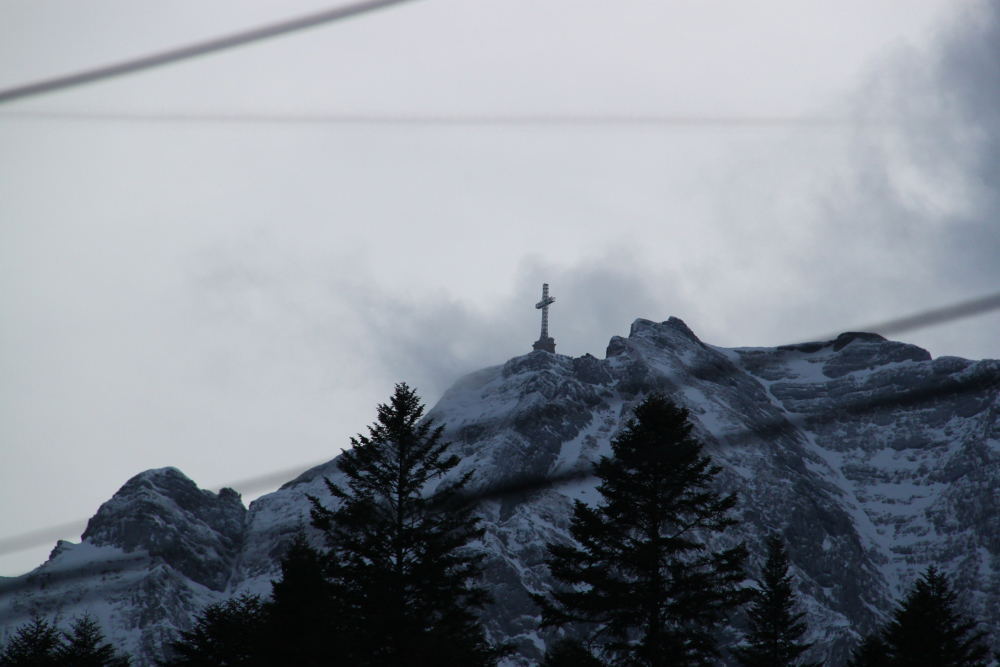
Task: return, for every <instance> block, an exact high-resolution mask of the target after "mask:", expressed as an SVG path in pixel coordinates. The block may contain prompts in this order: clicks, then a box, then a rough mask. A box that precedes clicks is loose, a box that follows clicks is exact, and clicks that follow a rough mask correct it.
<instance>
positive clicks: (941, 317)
mask: <svg viewBox="0 0 1000 667" xmlns="http://www.w3.org/2000/svg"><path fill="white" fill-rule="evenodd" d="M996 309H1000V294H993V295H990V296H985V297H980V298H978V299H973V300H971V301H963V302H961V303H958V304H955V305H953V306H947V307H944V308H936V309H934V310H928V311H925V312H923V313H918V314H916V315H910V316H907V317H903V318H899V319H895V320H889V321H887V322H884V323H883V324H882V325H878V326H879V329H877V331H878V332H879V333H900V332H903V331H912V330H914V329H919V328H922V327H927V326H931V325H935V324H942V323H944V322H948V321H952V320H956V319H961V318H965V317H971V316H973V315H979V314H982V313H985V312H989V311H991V310H996ZM833 338H836V335H834V336H829V337H828V338H827V339H828V340H831V339H833ZM692 372H694V369H692ZM998 384H1000V378H997V377H973V378H968V379H966V380H964V381H962V382H958V381H955V382H953V383H950V384H949V383H945V384H942V385H940V386H938V387H927V388H918V389H914V390H911V391H909V392H907V393H906V394H903V395H892V396H889V397H882V398H874V399H869V400H866V401H863V402H858V403H856V404H852V405H846V406H841V412H849V413H859V412H864V411H871V410H878V409H882V408H885V407H898V406H903V405H913V404H916V403H920V402H924V401H928V400H931V399H933V398H936V397H938V396H943V395H950V394H960V393H964V392H968V391H982V390H986V389H989V388H991V387H993V386H996V385H998ZM841 412H838V413H837V414H838V415H839V414H841ZM836 417H837V415H826V416H823V415H807V416H802V417H791V418H789V417H785V418H783V419H781V420H777V421H775V423H773V424H766V425H765V426H764V427H763V430H762V431H760V432H755V433H753V435H757V436H760V437H766V436H768V435H775V434H777V433H780V432H782V431H783V430H785V429H787V428H788V426H789V425H794V424H795V422H796V421H800V420H801V421H804V420H806V419H809V420H812V421H817V420H820V421H822V420H829V419H836ZM747 434H748V435H749V434H750V433H749V431H747ZM727 437H730V438H733V437H739V434H738V433H733V434H729V435H728V436H727ZM323 463H326V461H324V462H321V463H317V464H314V465H309V466H296V467H294V468H288V469H285V470H281V471H277V472H270V473H267V474H264V475H258V476H256V477H251V478H248V479H243V480H240V481H238V482H233V483H231V484H227V485H223V487H229V488H233V489H235V490H237V491H239V492H241V493H246V494H250V493H255V492H257V491H263V490H267V489H273V488H275V487H276V486H278V485H280V484H282V483H283V482H287V481H290V479H292V478H294V477H296V476H298V475H299V474H301V473H303V472H305V471H306V470H310V469H312V468H314V467H316V466H317V465H322V464H323ZM590 475H591V472H590V471H589V470H570V471H564V472H560V473H558V474H556V475H537V476H532V477H529V478H523V479H519V480H514V481H509V482H504V483H502V484H499V485H496V486H493V487H489V488H484V489H479V490H477V491H476V494H475V496H474V497H473V496H469V497H467V498H466V499H465V500H467V501H471V500H475V499H486V498H494V497H502V496H505V495H513V494H518V493H527V492H529V491H531V490H538V489H541V488H546V487H551V486H558V485H560V484H565V483H569V482H572V481H576V480H580V479H585V478H587V477H589V476H590ZM223 487H214V488H216V489H218V488H223ZM86 524H87V520H86V519H80V520H77V521H71V522H68V523H65V524H61V525H59V526H53V527H50V528H43V529H40V530H36V531H32V532H29V533H22V534H21V535H13V536H10V537H6V538H0V556H4V555H6V554H10V553H15V552H17V551H23V550H25V549H30V548H33V547H37V546H41V545H43V544H48V543H51V541H52V540H55V539H59V538H62V537H65V536H66V535H69V534H72V533H74V532H76V531H77V530H79V529H81V528H82V527H83V526H86Z"/></svg>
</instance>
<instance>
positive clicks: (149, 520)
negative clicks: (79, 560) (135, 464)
mask: <svg viewBox="0 0 1000 667" xmlns="http://www.w3.org/2000/svg"><path fill="white" fill-rule="evenodd" d="M245 521H246V508H245V507H243V502H242V501H241V500H240V496H239V494H238V493H236V492H235V491H233V490H232V489H223V490H222V491H220V492H219V494H218V495H216V494H214V493H212V492H211V491H204V490H202V489H199V488H198V486H197V485H196V484H195V483H194V482H192V481H191V480H190V479H188V478H187V477H185V476H184V474H183V473H181V472H180V471H179V470H177V469H176V468H162V469H159V470H149V471H147V472H144V473H142V474H139V475H136V476H135V477H133V478H132V479H130V480H129V481H128V482H126V483H125V485H124V486H123V487H122V488H121V489H119V490H118V493H116V494H115V495H114V496H113V497H112V498H111V500H109V501H108V502H106V503H104V504H103V505H101V508H100V509H99V510H97V514H95V515H94V517H93V518H92V519H91V520H90V522H89V523H88V524H87V530H86V532H84V534H83V539H84V540H87V541H89V542H90V543H91V544H93V545H94V546H114V547H118V548H120V549H122V550H123V551H124V552H125V553H131V552H133V551H137V550H139V551H146V552H148V553H149V555H150V556H151V557H153V558H162V559H163V561H164V562H165V563H166V564H167V565H169V566H171V567H172V568H174V569H175V570H177V571H179V572H180V573H182V574H183V575H184V576H186V577H187V578H189V579H191V580H192V581H195V582H197V583H199V584H201V585H202V586H205V587H207V588H209V589H211V590H213V591H222V590H225V588H226V583H227V582H228V581H229V577H230V575H231V574H232V570H233V565H234V563H235V562H236V557H237V554H238V553H239V550H240V547H241V546H242V542H243V532H244V528H245Z"/></svg>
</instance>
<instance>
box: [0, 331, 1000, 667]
mask: <svg viewBox="0 0 1000 667" xmlns="http://www.w3.org/2000/svg"><path fill="white" fill-rule="evenodd" d="M652 391H660V392H664V393H666V394H668V395H670V396H671V397H672V398H673V399H674V400H676V401H677V402H679V403H681V404H683V405H685V406H686V407H688V408H689V409H690V411H691V414H692V418H693V420H694V422H695V428H696V433H697V435H698V436H700V437H701V439H702V440H703V441H704V442H705V443H706V448H707V452H708V453H710V454H711V455H712V456H713V457H714V458H715V460H716V461H717V462H718V463H719V464H720V465H722V467H723V472H722V473H721V474H720V475H719V478H718V481H719V484H720V486H721V487H722V488H723V489H724V490H727V491H728V490H735V491H736V492H737V493H738V495H739V501H740V502H739V505H738V510H737V511H738V514H739V516H740V519H741V521H740V524H739V526H737V527H735V528H734V529H732V530H731V532H730V533H729V534H727V535H725V536H723V537H722V538H721V539H722V540H724V541H725V542H726V543H735V542H738V541H742V540H745V541H746V542H747V543H748V545H749V546H750V548H751V551H752V552H753V553H754V557H755V558H756V559H757V560H758V561H759V560H760V558H761V555H762V551H763V549H762V542H763V540H764V538H766V537H767V535H769V534H770V533H771V532H772V531H778V532H780V533H781V534H782V535H783V536H784V538H785V539H786V541H787V542H788V544H789V551H790V556H791V560H792V562H793V565H794V571H795V574H796V576H797V578H798V582H799V588H798V594H799V596H800V601H801V603H802V605H803V606H804V608H805V609H806V610H807V611H808V614H809V615H808V621H809V624H810V629H811V633H812V635H813V636H812V638H813V639H815V640H816V641H817V644H816V646H815V648H814V653H815V655H816V656H823V657H828V658H830V662H829V663H828V664H830V665H831V666H833V667H836V666H838V665H841V664H843V662H844V661H845V660H846V656H847V655H848V652H849V650H850V648H851V646H852V645H853V644H854V642H855V641H856V640H857V637H858V636H859V634H863V633H866V632H868V631H870V630H871V629H872V628H874V627H875V626H876V625H877V624H879V623H880V622H882V621H884V620H885V618H886V617H887V614H888V613H889V611H890V610H891V608H892V605H893V603H894V601H896V600H898V599H899V598H900V597H901V596H902V595H903V594H904V593H905V592H906V590H907V589H908V588H909V586H910V585H911V584H912V582H913V580H914V579H915V578H916V577H917V576H918V575H919V573H920V572H922V571H923V570H924V569H925V568H926V567H927V565H928V564H931V563H934V564H936V565H938V567H939V568H940V569H941V570H943V571H944V572H945V573H947V574H948V575H949V576H950V577H951V580H952V582H953V583H954V585H955V587H956V588H957V589H958V590H959V591H961V604H962V606H963V608H964V609H965V611H966V612H967V613H970V614H973V615H975V616H977V617H978V618H980V619H981V620H983V622H984V624H985V626H986V627H987V628H989V629H991V630H994V631H995V630H996V629H997V628H1000V423H998V415H1000V397H998V394H1000V362H997V361H993V360H986V361H978V362H972V361H966V360H964V359H958V358H954V357H941V358H938V359H931V356H930V355H929V354H928V353H927V352H926V351H924V350H922V349H920V348H918V347H915V346H912V345H907V344H904V343H898V342H892V341H887V340H885V339H884V338H882V337H881V336H877V335H874V334H859V333H846V334H842V335H841V336H839V337H838V338H837V339H836V340H833V341H827V342H821V343H809V344H805V345H796V346H786V347H779V348H737V349H726V348H719V347H714V346H711V345H706V344H705V343H702V342H701V341H700V340H699V339H698V338H697V337H696V336H695V334H694V333H692V332H691V330H690V329H689V328H688V327H687V326H686V325H685V324H684V323H683V322H681V321H680V320H678V319H675V318H671V319H670V320H668V321H667V322H663V323H656V322H651V321H648V320H636V322H635V323H634V324H633V325H632V331H631V333H630V335H629V337H628V338H620V337H617V336H616V337H614V338H613V339H612V340H611V343H610V345H609V346H608V349H607V357H606V358H605V359H603V360H601V359H597V358H595V357H593V356H590V355H585V356H583V357H579V358H575V359H574V358H571V357H567V356H562V355H555V354H550V353H548V352H545V351H535V352H532V353H530V354H527V355H524V356H521V357H516V358H514V359H511V360H510V361H508V362H507V363H505V364H503V365H502V366H495V367H492V368H486V369H484V370H481V371H478V372H475V373H472V374H471V375H468V376H466V377H465V378H462V379H461V380H459V381H458V382H457V383H456V384H455V385H454V386H453V387H452V388H451V389H449V390H448V392H446V393H445V395H444V397H443V398H442V399H441V400H440V401H439V402H438V404H437V405H436V406H435V407H434V408H433V409H432V410H431V411H430V416H431V417H432V418H434V419H435V420H437V421H439V422H443V423H445V424H447V430H446V435H447V437H448V438H449V439H450V440H451V441H452V443H453V444H452V447H453V449H454V451H455V452H456V453H458V454H459V455H460V456H461V457H462V463H461V465H460V466H459V469H458V470H457V471H455V472H456V474H457V473H459V472H461V471H464V470H472V471H473V473H474V477H473V485H474V486H475V487H476V488H479V489H496V488H502V487H515V488H517V487H518V484H519V483H521V482H523V481H524V480H526V479H529V480H530V479H539V478H543V477H551V476H553V475H558V474H559V473H563V472H573V471H579V470H588V469H589V465H590V463H591V462H592V461H595V460H596V459H597V458H598V457H599V456H601V455H603V454H609V453H610V447H609V440H610V438H611V437H612V436H613V435H614V434H615V433H616V432H617V431H618V430H619V429H620V428H621V427H622V425H623V423H624V421H625V420H626V419H628V417H629V414H630V410H631V409H632V408H633V407H634V406H635V405H636V403H637V402H638V401H639V400H641V398H642V397H643V396H644V395H646V394H648V393H650V392H652ZM324 476H329V477H331V478H336V477H337V476H338V473H337V470H336V465H335V463H334V462H333V461H331V462H330V463H327V464H325V465H323V466H319V467H317V468H314V469H312V470H310V471H308V472H306V473H304V474H303V475H301V476H300V477H298V478H297V479H294V480H292V481H290V482H288V483H287V484H285V485H284V486H283V487H281V489H280V490H278V491H276V492H274V493H271V494H268V495H266V496H263V497H261V498H259V499H258V500H255V501H254V502H253V503H251V504H250V508H249V509H245V508H244V507H243V505H242V503H241V501H240V499H239V496H238V495H237V494H236V493H234V492H232V491H230V490H223V491H222V492H220V493H219V494H214V493H211V492H209V491H204V490H201V489H199V488H198V487H197V486H196V485H195V484H194V482H192V481H191V480H189V479H188V478H186V477H185V476H184V475H183V474H182V473H181V472H180V471H178V470H176V469H173V468H164V469H160V470H150V471H147V472H144V473H142V474H140V475H137V476H136V477H134V478H132V479H131V480H129V481H128V482H127V483H126V484H125V486H123V487H122V488H121V490H119V491H118V493H116V494H115V496H114V497H113V498H112V499H111V500H109V501H108V502H106V503H105V504H104V505H102V506H101V508H100V510H99V511H98V512H97V514H96V515H95V516H94V517H93V518H92V519H91V520H90V524H89V525H88V527H87V531H86V532H85V533H84V535H83V541H82V543H80V544H70V543H67V542H60V543H59V544H58V545H57V546H56V548H55V549H54V550H53V552H52V556H51V557H50V559H49V560H48V562H46V563H45V564H44V565H42V566H40V567H39V568H37V569H36V570H34V571H33V572H31V573H29V574H27V575H25V576H23V577H20V578H17V579H7V580H2V581H0V642H2V641H5V640H6V638H7V637H8V636H9V634H10V633H12V632H13V631H14V630H15V629H16V628H17V627H18V626H19V625H20V624H21V623H23V622H24V621H25V620H27V618H28V615H29V614H30V613H32V612H38V613H42V614H44V615H46V616H47V617H49V618H50V619H53V618H54V619H55V620H56V621H57V622H60V623H65V622H67V621H68V620H69V619H70V618H71V617H72V616H73V615H75V614H81V613H83V612H85V611H89V612H90V613H91V614H92V615H94V616H95V617H97V619H98V620H99V621H100V622H101V623H102V624H103V626H104V628H105V631H106V632H107V634H108V635H109V637H110V638H111V639H112V640H113V641H115V643H117V644H118V645H119V646H121V647H122V648H124V649H125V650H127V651H129V652H131V653H133V655H135V657H136V658H137V663H138V664H139V665H148V664H151V659H152V658H154V657H156V656H159V655H161V647H162V645H163V643H164V642H165V641H166V640H167V639H168V638H170V637H172V636H173V635H174V633H175V632H176V630H177V629H178V628H185V627H188V625H189V623H190V621H191V618H192V615H193V614H194V613H196V612H197V611H198V609H200V608H201V607H203V606H204V605H206V604H208V603H210V602H213V601H216V600H221V599H224V598H227V597H229V596H232V595H236V594H239V593H242V592H244V591H250V592H256V593H262V594H265V595H266V594H267V593H268V592H269V590H270V580H271V579H272V578H274V577H275V576H276V574H277V573H278V561H279V559H280V557H281V555H282V553H283V551H284V549H285V548H286V546H287V544H288V543H289V541H290V539H291V537H292V535H293V534H294V532H295V531H296V530H297V529H298V528H299V526H303V525H308V517H309V513H308V502H307V500H306V497H305V496H306V494H307V493H308V494H313V495H317V496H320V497H328V495H327V493H326V490H325V487H324V484H323V477H324ZM595 485H596V483H595V481H594V480H593V479H582V480H581V479H579V478H576V479H574V480H573V481H570V482H568V483H562V484H557V485H550V486H548V487H544V488H537V487H533V486H528V487H527V488H524V487H523V485H522V487H520V488H518V490H516V492H514V493H508V494H506V495H502V496H490V497H489V498H488V499H486V500H484V501H483V502H482V504H481V514H482V516H483V518H484V522H485V526H486V528H487V533H486V537H485V538H484V540H483V543H482V545H481V546H482V548H483V549H484V550H485V551H486V553H487V554H488V561H487V563H488V568H487V581H488V586H489V588H490V589H491V590H492V592H493V595H494V598H495V600H496V604H495V605H493V606H492V607H490V608H489V609H488V611H487V612H486V618H485V620H486V623H487V625H488V627H489V629H490V632H491V633H492V634H493V636H494V637H505V638H509V639H511V640H513V641H514V642H515V643H516V644H517V646H518V649H519V655H518V656H517V657H516V662H517V663H519V664H524V665H530V664H534V662H535V661H536V660H537V659H538V658H539V657H540V656H541V654H542V652H543V650H544V640H545V638H546V635H539V633H538V632H537V621H538V618H537V609H536V608H535V607H534V606H533V605H532V603H531V602H530V599H529V597H528V593H529V592H533V591H541V590H544V589H545V588H546V587H547V586H548V585H549V583H550V578H549V575H548V572H547V570H546V568H545V566H544V564H543V558H544V556H545V544H546V543H548V542H553V541H563V540H567V539H568V532H567V528H568V524H569V517H570V514H571V504H572V500H573V499H575V498H579V499H582V500H584V501H587V502H591V501H595V500H597V499H598V496H597V494H596V492H595V491H594V487H595ZM993 641H994V642H1000V632H994V636H993ZM994 648H1000V646H998V645H996V644H995V645H994Z"/></svg>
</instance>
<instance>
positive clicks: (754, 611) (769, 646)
mask: <svg viewBox="0 0 1000 667" xmlns="http://www.w3.org/2000/svg"><path fill="white" fill-rule="evenodd" d="M788 567H789V562H788V554H787V553H786V552H785V545H784V542H783V541H782V539H781V538H780V537H778V536H777V535H772V536H771V537H770V538H768V540H767V561H766V562H765V563H764V567H763V569H762V571H761V576H760V579H759V580H758V582H757V583H758V587H759V588H758V590H757V591H756V593H755V595H754V601H753V604H752V605H751V606H750V608H749V609H748V610H747V616H748V622H749V627H750V633H749V634H748V635H747V644H746V645H743V646H737V647H736V648H735V649H733V654H734V655H735V656H736V659H737V660H739V662H740V664H741V665H743V666H744V667H792V666H793V665H801V667H819V665H820V663H799V662H798V659H799V657H800V656H801V655H802V654H803V653H805V652H806V651H807V650H809V648H810V647H811V646H812V643H803V642H800V641H799V640H800V639H801V638H802V635H804V634H805V633H806V629H807V627H806V624H805V623H804V622H803V621H802V619H803V618H805V612H798V613H796V612H795V594H794V591H793V589H792V576H791V575H790V574H789V573H788Z"/></svg>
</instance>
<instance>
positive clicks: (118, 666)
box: [56, 614, 132, 667]
mask: <svg viewBox="0 0 1000 667" xmlns="http://www.w3.org/2000/svg"><path fill="white" fill-rule="evenodd" d="M72 629H73V632H72V634H70V635H69V637H68V642H67V643H66V644H64V645H63V646H62V647H60V648H59V649H57V650H56V657H57V660H58V663H59V664H60V665H62V666H63V667H129V665H131V664H132V660H131V659H130V658H129V657H128V656H125V655H119V654H118V653H117V652H116V651H115V647H114V646H113V645H112V644H110V643H108V642H105V641H104V633H103V632H101V628H100V627H99V626H98V625H97V622H96V621H95V620H94V619H92V618H91V617H90V616H89V615H86V614H85V615H84V616H83V617H82V618H79V619H77V620H75V621H74V622H73V625H72Z"/></svg>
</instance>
